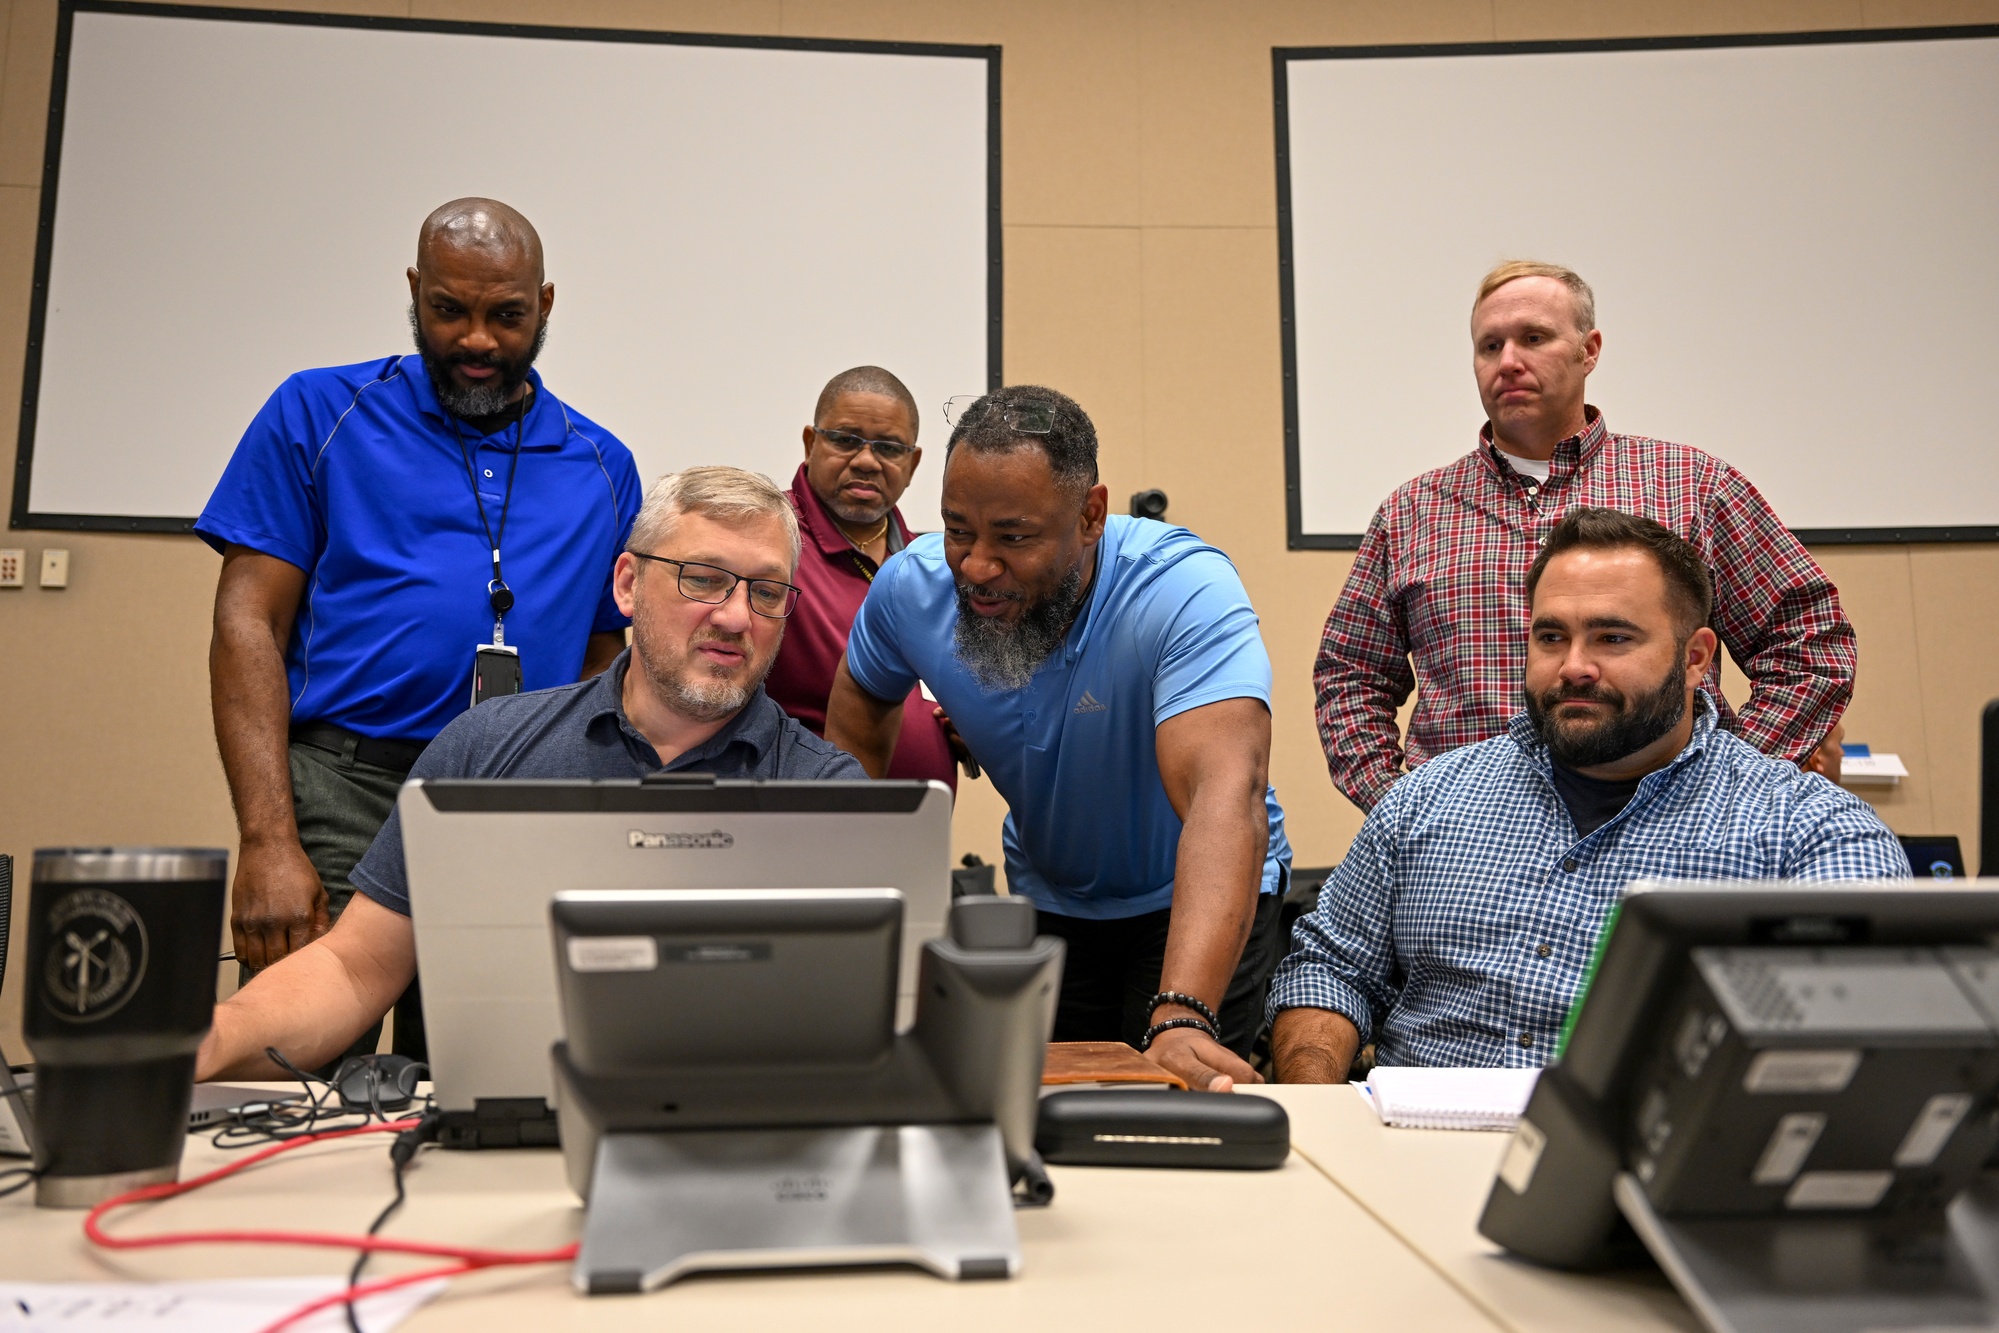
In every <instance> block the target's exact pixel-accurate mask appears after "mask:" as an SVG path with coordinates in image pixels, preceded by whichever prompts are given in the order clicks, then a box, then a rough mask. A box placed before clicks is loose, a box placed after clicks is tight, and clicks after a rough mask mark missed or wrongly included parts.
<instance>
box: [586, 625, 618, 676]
mask: <svg viewBox="0 0 1999 1333" xmlns="http://www.w3.org/2000/svg"><path fill="white" fill-rule="evenodd" d="M623 651H625V632H624V631H623V630H608V631H604V632H601V633H597V634H592V635H591V636H590V639H589V642H588V643H587V644H586V645H585V646H584V649H583V674H582V675H581V676H579V677H577V679H579V680H589V679H591V678H592V677H595V676H601V675H603V674H604V672H606V671H607V670H609V669H610V666H611V663H613V662H615V661H617V660H618V654H619V653H622V652H623Z"/></svg>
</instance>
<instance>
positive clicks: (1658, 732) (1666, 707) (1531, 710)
mask: <svg viewBox="0 0 1999 1333" xmlns="http://www.w3.org/2000/svg"><path fill="white" fill-rule="evenodd" d="M1522 693H1523V696H1524V697H1525V699H1526V702H1527V719H1528V721H1530V722H1532V723H1533V724H1534V730H1535V732H1536V733H1537V734H1538V735H1539V736H1540V737H1541V742H1542V743H1543V744H1544V745H1546V746H1547V747H1548V754H1549V755H1550V756H1551V757H1552V758H1553V759H1554V761H1555V762H1556V763H1558V764H1560V765H1561V766H1562V767H1564V768H1595V767H1597V766H1598V765H1601V764H1613V763H1616V762H1617V761H1618V760H1620V759H1623V758H1626V757H1628V756H1630V755H1634V754H1636V753H1638V751H1640V750H1642V749H1644V748H1645V747H1646V746H1648V745H1650V744H1651V743H1652V742H1653V741H1656V740H1658V739H1659V738H1660V737H1661V736H1663V735H1665V734H1666V733H1667V732H1669V731H1671V730H1672V729H1673V728H1674V727H1676V726H1678V725H1679V724H1680V719H1681V718H1682V717H1685V716H1686V712H1687V664H1686V661H1685V660H1684V658H1683V659H1682V660H1681V661H1680V662H1679V663H1678V664H1677V665H1676V666H1674V668H1673V669H1672V671H1670V672H1668V673H1667V675H1666V679H1665V680H1664V681H1663V682H1661V683H1660V685H1659V688H1658V689H1656V690H1653V691H1652V692H1651V693H1649V694H1643V695H1639V696H1638V697H1637V698H1635V699H1626V698H1625V697H1624V696H1623V695H1622V694H1620V693H1618V692H1617V691H1616V690H1612V689H1607V688H1604V687H1603V686H1598V685H1593V686H1590V687H1589V688H1587V689H1581V690H1572V689H1554V690H1549V691H1548V692H1547V693H1546V694H1543V695H1540V696H1538V697H1537V696H1536V695H1535V694H1534V693H1533V692H1532V691H1531V690H1529V691H1523V692H1522ZM1567 699H1598V700H1601V701H1603V702H1604V703H1607V704H1610V705H1612V706H1614V707H1616V708H1617V710H1618V711H1617V713H1616V714H1615V715H1614V716H1612V717H1611V718H1609V719H1608V720H1606V721H1604V722H1600V723H1598V724H1597V725H1596V726H1594V727H1588V728H1576V727H1567V726H1564V725H1563V724H1562V723H1561V722H1560V721H1559V720H1558V719H1557V718H1556V716H1555V709H1556V707H1557V706H1558V705H1560V704H1561V703H1562V702H1563V701H1564V700H1567Z"/></svg>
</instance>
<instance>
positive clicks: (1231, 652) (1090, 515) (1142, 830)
mask: <svg viewBox="0 0 1999 1333" xmlns="http://www.w3.org/2000/svg"><path fill="white" fill-rule="evenodd" d="M953 426H954V429H953V431H952V434H951V438H950V442H949V444H948V445H947V446H946V454H945V463H944V504H943V519H944V531H943V532H942V533H941V534H932V535H930V536H927V537H919V538H917V539H916V540H915V541H913V542H911V543H910V544H909V545H908V546H907V547H905V548H904V549H903V550H902V551H901V552H899V553H898V554H896V555H894V556H892V557H890V558H889V560H888V562H887V563H886V564H885V565H883V566H882V569H881V572H880V573H879V574H877V575H876V576H875V580H874V583H873V584H872V585H871V586H870V587H869V589H868V596H867V600H866V601H864V602H863V603H862V604H861V609H860V613H859V614H858V615H857V616H856V617H855V620H854V627H853V631H852V633H851V634H850V636H849V637H848V640H847V653H846V657H845V659H844V660H843V661H842V662H841V664H840V668H839V671H838V672H837V673H836V676H835V679H834V685H833V694H832V698H831V700H830V701H829V706H828V711H827V720H826V739H827V740H829V741H832V742H833V743H834V744H836V745H838V746H840V747H841V748H842V749H844V750H847V751H848V752H849V753H851V754H853V755H854V756H855V757H856V758H858V759H859V760H860V761H861V762H862V764H863V765H865V766H866V768H867V769H868V771H869V772H870V773H872V774H875V775H877V776H879V775H880V774H882V773H883V772H885V771H886V770H887V767H888V762H889V757H890V755H891V754H892V752H893V750H894V746H895V738H896V733H897V731H898V729H899V727H900V725H901V713H902V700H903V699H905V698H906V697H907V696H908V694H909V691H910V690H911V689H912V688H913V687H914V686H915V684H916V682H917V681H918V680H921V681H923V682H924V683H925V684H926V685H928V686H929V687H930V691H931V693H933V694H934V695H936V697H937V700H938V702H939V703H940V704H942V705H943V708H944V711H945V712H946V713H947V714H949V716H950V718H951V720H952V722H953V723H954V724H955V725H956V726H957V729H958V732H959V734H960V735H961V736H962V737H963V738H964V740H965V743H966V745H967V746H968V747H969V748H970V750H971V753H972V756H973V757H974V758H975V759H977V760H978V762H979V763H980V764H981V765H983V766H984V768H985V770H986V772H987V773H988V774H989V775H990V776H991V778H992V780H993V783H994V785H995V786H997V787H998V788H999V790H1000V794H1001V795H1002V796H1004V797H1005V798H1006V802H1007V806H1008V811H1009V813H1008V815H1007V819H1006V825H1005V845H1006V873H1007V885H1008V888H1009V889H1010V891H1012V892H1014V893H1017V894H1021V895H1023V896H1024V897H1027V898H1030V899H1032V900H1033V902H1034V905H1035V907H1036V908H1037V909H1038V910H1039V913H1040V918H1041V928H1042V929H1043V930H1044V931H1046V932H1048V933H1050V934H1054V935H1059V936H1061V937H1062V938H1063V939H1065V940H1066V941H1067V942H1068V956H1067V960H1066V961H1065V963H1064V966H1063V975H1062V995H1061V1000H1060V1003H1059V1004H1058V1006H1057V1011H1056V1018H1055V1039H1056V1040H1057V1041H1087V1040H1112V1041H1117V1040H1122V1041H1127V1042H1130V1043H1132V1044H1133V1045H1137V1046H1139V1047H1141V1048H1142V1049H1146V1050H1147V1051H1148V1053H1149V1054H1150V1055H1152V1056H1153V1058H1154V1059H1155V1060H1157V1061H1158V1062H1159V1063H1160V1064H1161V1065H1163V1066H1165V1067H1166V1068H1167V1069H1169V1070H1171V1071H1173V1072H1174V1073H1176V1074H1179V1075H1180V1076H1181V1077H1182V1078H1184V1079H1186V1081H1187V1082H1188V1084H1189V1085H1190V1086H1192V1087H1196V1088H1211V1089H1213V1090H1216V1091H1223V1090H1226V1089H1227V1088H1229V1087H1231V1086H1232V1085H1233V1083H1234V1082H1251V1081H1255V1080H1256V1074H1255V1073H1254V1071H1252V1070H1251V1069H1250V1067H1249V1065H1248V1064H1247V1063H1246V1062H1245V1060H1244V1059H1243V1057H1244V1056H1246V1055H1247V1054H1248V1052H1249V1048H1250V1046H1251V1044H1252V1043H1253V1042H1254V1041H1255V1039H1256V1036H1257V1033H1258V1030H1259V1029H1260V1027H1261V1024H1262V1015H1261V1014H1258V1013H1257V1012H1255V1010H1254V1008H1253V1006H1255V1005H1257V1004H1260V1003H1261V1002H1262V997H1263V993H1264V990H1265V988H1266V986H1267V984H1268V982H1269V978H1270V974H1271V971H1272V970H1273V969H1274V968H1275V966H1276V963H1277V958H1278V954H1279V951H1280V949H1281V945H1282V942H1283V941H1282V933H1281V931H1280V929H1279V922H1278V910H1279V903H1280V901H1281V895H1282V893H1283V891H1284V887H1285V880H1286V877H1287V876H1288V874H1289V869H1290V863H1291V848H1290V844H1289V843H1288V842H1287V841H1286V839H1285V836H1284V813H1283V811H1282V810H1280V809H1279V808H1278V805H1277V798H1276V793H1274V792H1273V791H1271V789H1270V787H1269V784H1268V781H1267V773H1268V769H1269V762H1270V659H1269V656H1268V655H1267V654H1266V653H1265V651H1264V647H1263V640H1262V638H1261V636H1260V635H1259V633H1258V631H1257V619H1256V612H1255V611H1254V610H1253V609H1251V607H1250V604H1249V597H1248V595H1247V594H1246V593H1245V592H1244V591H1243V586H1242V580H1241V579H1240V578H1239V577H1237V575H1236V572H1235V568H1234V566H1233V565H1231V564H1230V563H1229V561H1228V557H1226V556H1224V555H1223V554H1222V553H1221V552H1220V551H1218V550H1216V549H1215V548H1213V547H1212V546H1208V545H1206V544H1205V543H1203V542H1202V541H1201V540H1200V539H1199V538H1198V537H1196V536H1194V534H1193V533H1191V532H1188V531H1187V530H1186V529H1185V528H1178V527H1173V526H1171V525H1169V524H1165V523H1159V522H1154V521H1152V520H1148V519H1136V518H1125V517H1122V516H1108V515H1107V513H1106V510H1107V495H1106V492H1105V490H1104V487H1103V486H1101V485H1099V484H1098V482H1097V457H1096V455H1097V438H1096V430H1095V428H1094V427H1093V426H1092V425H1091V424H1090V419H1089V416H1088V415H1087V414H1086V413H1085V412H1084V411H1083V409H1082V408H1081V407H1079V406H1078V405H1077V404H1076V403H1075V402H1074V401H1073V400H1071V399H1069V398H1067V397H1065V396H1064V395H1062V394H1059V393H1056V392H1055V391H1054V390H1052V389H1044V388H1040V387H1037V386H1031V385H1023V386H1016V387H1012V388H1007V389H1001V390H998V391H996V392H994V393H992V394H989V395H987V396H986V397H985V398H982V399H980V400H979V401H977V402H976V403H973V404H972V405H971V406H970V407H969V408H968V409H967V410H966V411H965V413H964V414H963V415H960V416H958V417H957V419H956V420H955V421H954V422H953Z"/></svg>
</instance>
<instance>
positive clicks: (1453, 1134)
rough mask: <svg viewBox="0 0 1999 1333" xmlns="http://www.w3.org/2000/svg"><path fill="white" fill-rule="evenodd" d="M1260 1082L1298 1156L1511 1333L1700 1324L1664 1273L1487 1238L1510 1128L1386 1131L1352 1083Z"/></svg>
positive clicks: (1684, 1327)
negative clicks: (1594, 1268) (1284, 1119)
mask: <svg viewBox="0 0 1999 1333" xmlns="http://www.w3.org/2000/svg"><path fill="white" fill-rule="evenodd" d="M1256 1091H1257V1092H1259V1093H1262V1094H1263V1095H1265V1096H1269V1097H1273V1098H1275V1099H1276V1100H1278V1101H1279V1102H1282V1103H1283V1105H1284V1108H1285V1110H1286V1111H1287V1112H1289V1113H1290V1116H1291V1148H1292V1155H1293V1156H1294V1157H1296V1156H1303V1157H1305V1158H1306V1159H1308V1160H1309V1161H1310V1162H1311V1163H1312V1164H1313V1165H1314V1166H1316V1167H1317V1168H1318V1169H1319V1170H1321V1171H1323V1172H1324V1173H1325V1174H1326V1176H1327V1178H1328V1179H1330V1180H1331V1181H1333V1183H1334V1184H1336V1185H1338V1186H1339V1187H1340V1189H1342V1190H1343V1191H1345V1193H1346V1194H1347V1195H1348V1197H1350V1198H1351V1199H1353V1200H1354V1202H1356V1203H1357V1204H1359V1205H1360V1206H1361V1207H1362V1208H1364V1209H1366V1210H1367V1212H1368V1213H1369V1215H1370V1216H1372V1217H1374V1218H1375V1219H1376V1220H1377V1221H1379V1222H1380V1223H1381V1225H1382V1226H1384V1227H1385V1228H1387V1229H1388V1230H1389V1231H1390V1232H1392V1233H1394V1234H1395V1235H1396V1236H1398V1237H1399V1238H1401V1239H1402V1241H1403V1242H1405V1243H1406V1244H1407V1245H1408V1246H1409V1247H1410V1248H1411V1249H1413V1250H1414V1251H1415V1252H1416V1253H1418V1254H1420V1255H1422V1256H1423V1257H1424V1258H1425V1259H1426V1260H1428V1261H1429V1263H1430V1264H1431V1265H1432V1266H1433V1267H1434V1268H1435V1269H1436V1271H1437V1272H1438V1273H1440V1274H1442V1275H1443V1277H1444V1278H1445V1279H1446V1280H1448V1281H1449V1282H1450V1283H1451V1285H1452V1286H1454V1287H1456V1288H1457V1289H1458V1290H1459V1291H1461V1292H1463V1293H1464V1294H1465V1295H1466V1296H1467V1297H1468V1298H1470V1299H1471V1300H1473V1301H1475V1302H1476V1303H1477V1304H1478V1306H1479V1308H1480V1309H1482V1310H1484V1311H1486V1312H1487V1313H1488V1314H1490V1315H1491V1316H1492V1318H1493V1319H1494V1321H1495V1322H1497V1323H1499V1324H1500V1325H1501V1326H1502V1327H1504V1328H1507V1329H1509V1330H1514V1331H1515V1333H1541V1331H1543V1330H1546V1331H1547V1333H1570V1331H1571V1330H1573V1331H1574V1333H1598V1331H1599V1330H1623V1329H1630V1330H1640V1329H1646V1330H1649V1329H1681V1330H1697V1329H1699V1328H1700V1327H1701V1324H1700V1322H1699V1321H1698V1320H1697V1319H1695V1318H1694V1314H1693V1311H1692V1310H1690V1309H1689V1308H1688V1307H1687V1305H1686V1303H1685V1302H1684V1301H1682V1300H1681V1299H1680V1297H1679V1295H1678V1294H1677V1293H1675V1292H1674V1291H1673V1289H1672V1287H1671V1285H1669V1284H1668V1283H1667V1281H1666V1279H1665V1277H1664V1276H1663V1275H1661V1274H1659V1273H1656V1272H1652V1273H1612V1274H1576V1273H1561V1272H1555V1271H1552V1270H1549V1269H1544V1268H1537V1267H1535V1266H1533V1265H1531V1264H1527V1263H1523V1262H1521V1261H1519V1260H1516V1259H1513V1258H1510V1257H1509V1256H1507V1255H1506V1254H1505V1253H1504V1252H1503V1251H1502V1250H1500V1248H1499V1247H1498V1246H1497V1245H1494V1244H1493V1243H1492V1242H1491V1241H1489V1240H1487V1239H1486V1238H1485V1237H1483V1236H1481V1235H1479V1234H1478V1215H1479V1213H1480V1211H1481V1210H1482V1209H1483V1208H1484V1207H1485V1197H1486V1194H1487V1193H1488V1191H1490V1190H1491V1188H1492V1179H1493V1175H1494V1173H1495V1172H1497V1170H1498V1169H1499V1157H1500V1154H1501V1153H1502V1152H1503V1151H1504V1150H1505V1147H1506V1135H1504V1134H1492V1133H1483V1134H1482V1133H1470V1132H1465V1131H1447V1130H1421V1129H1389V1128H1387V1127H1386V1126H1384V1125H1383V1124H1382V1123H1381V1118H1380V1117H1379V1116H1377V1115H1376V1114H1375V1113H1374V1110H1373V1108H1371V1107H1370V1106H1368V1105H1367V1103H1366V1102H1365V1101H1364V1100H1362V1098H1361V1096H1360V1094H1359V1092H1358V1091H1357V1090H1356V1089H1354V1088H1353V1087H1351V1086H1341V1087H1336V1088H1314V1087H1282V1086H1279V1087H1274V1088H1258V1089H1256ZM1349 1285H1350V1286H1352V1285H1354V1284H1349Z"/></svg>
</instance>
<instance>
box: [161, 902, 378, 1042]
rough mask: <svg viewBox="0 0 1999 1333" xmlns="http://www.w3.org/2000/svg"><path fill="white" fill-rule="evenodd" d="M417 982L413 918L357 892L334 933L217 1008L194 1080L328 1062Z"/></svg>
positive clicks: (267, 970) (276, 966)
mask: <svg viewBox="0 0 1999 1333" xmlns="http://www.w3.org/2000/svg"><path fill="white" fill-rule="evenodd" d="M415 976H416V938H415V935H414V933H413V932H412V930H411V928H410V921H409V918H408V917H406V916H403V915H401V914H400V913H398V912H392V911H390V910H389V909H388V908H386V907H383V906H382V905H381V904H379V903H377V902H376V901H375V900H374V899H372V898H369V897H368V896H367V895H365V894H360V893H357V894H355V895H354V899H353V901H352V902H351V903H349V904H348V908H347V910H346V911H345V912H344V913H342V914H341V917H340V922H339V924H338V925H336V926H335V927H334V928H333V931H332V933H331V934H328V935H326V936H323V937H322V938H320V939H317V940H315V941H313V942H312V943H311V944H309V945H307V946H306V947H304V948H302V949H299V950H298V951H297V952H295V953H292V954H290V955H289V956H287V957H285V958H284V959H282V960H280V961H279V962H276V963H273V964H272V965H271V966H270V967H268V968H265V969H264V970H263V971H262V972H260V973H258V974H257V976H256V978H255V979H254V980H252V981H251V982H250V984H249V985H247V986H245V987H244V988H243V989H242V990H239V991H237V992H236V994H234V995H232V996H231V997H230V998H229V999H228V1000H227V1001H225V1002H224V1003H222V1004H219V1005H217V1006H216V1008H215V1023H214V1026H213V1028H212V1029H211V1030H210V1032H209V1034H208V1037H207V1039H206V1040H204V1041H203V1042H202V1044H201V1054H200V1056H199V1057H198V1058H197V1060H196V1062H195V1077H196V1078H199V1079H212V1078H283V1077H286V1075H285V1074H284V1072H283V1071H282V1070H281V1069H279V1068H278V1067H277V1066H276V1065H274V1064H273V1063H271V1061H270V1059H269V1058H268V1057H267V1056H266V1055H265V1054H264V1050H265V1048H266V1047H275V1048H276V1049H277V1050H278V1052H279V1053H280V1054H281V1055H283V1056H284V1057H285V1058H286V1059H287V1060H289V1061H291V1062H292V1063H293V1064H294V1065H296V1066H298V1067H299V1068H300V1069H312V1068H316V1067H317V1066H319V1065H323V1064H325V1063H326V1062H327V1061H328V1060H331V1059H332V1058H333V1057H334V1056H336V1055H338V1054H340V1052H342V1051H344V1050H346V1049H347V1048H348V1047H349V1046H350V1045H352V1044H353V1042H354V1039H355V1038H356V1037H358V1036H360V1035H361V1034H362V1033H363V1032H365V1031H367V1029H368V1026H369V1025H370V1024H372V1023H373V1022H375V1020H377V1019H379V1018H380V1017H382V1015H383V1014H385V1013H387V1012H388V1011H389V1006H390V1005H392V1004H394V1003H395V1002H396V997H397V996H399V995H401V994H402V993H403V991H404V989H405V988H407V987H408V986H409V984H410V981H411V979H412V978H414V977H415Z"/></svg>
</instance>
